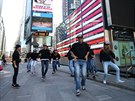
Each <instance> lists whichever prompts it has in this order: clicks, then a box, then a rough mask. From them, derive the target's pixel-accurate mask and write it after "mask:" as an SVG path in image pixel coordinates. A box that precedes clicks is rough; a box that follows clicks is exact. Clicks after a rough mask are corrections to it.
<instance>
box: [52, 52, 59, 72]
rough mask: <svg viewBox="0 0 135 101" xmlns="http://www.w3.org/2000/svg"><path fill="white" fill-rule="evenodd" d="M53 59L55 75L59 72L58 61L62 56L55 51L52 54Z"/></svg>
mask: <svg viewBox="0 0 135 101" xmlns="http://www.w3.org/2000/svg"><path fill="white" fill-rule="evenodd" d="M51 58H52V59H53V60H52V67H53V72H52V74H54V73H55V72H56V70H57V65H58V61H59V59H60V54H59V53H58V52H57V50H54V51H53V53H52V54H51Z"/></svg>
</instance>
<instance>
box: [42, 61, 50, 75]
mask: <svg viewBox="0 0 135 101" xmlns="http://www.w3.org/2000/svg"><path fill="white" fill-rule="evenodd" d="M41 65H42V77H45V75H46V73H47V71H48V67H49V60H41Z"/></svg>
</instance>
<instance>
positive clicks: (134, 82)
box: [58, 65, 135, 92]
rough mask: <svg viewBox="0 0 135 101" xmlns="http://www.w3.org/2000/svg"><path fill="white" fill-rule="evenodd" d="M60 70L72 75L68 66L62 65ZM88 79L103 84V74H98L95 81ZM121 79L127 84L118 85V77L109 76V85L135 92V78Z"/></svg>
mask: <svg viewBox="0 0 135 101" xmlns="http://www.w3.org/2000/svg"><path fill="white" fill-rule="evenodd" d="M58 70H59V71H61V72H65V73H68V74H70V71H69V68H68V66H64V65H61V67H60V68H58ZM87 79H88V80H94V81H97V82H100V83H103V73H102V72H97V76H96V79H93V78H92V76H90V77H89V78H87ZM121 79H122V80H124V81H125V82H124V83H117V82H116V75H111V74H108V76H107V85H111V86H115V87H118V88H122V89H126V90H130V91H134V92H135V78H128V79H127V78H124V77H121Z"/></svg>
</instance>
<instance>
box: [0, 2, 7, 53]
mask: <svg viewBox="0 0 135 101" xmlns="http://www.w3.org/2000/svg"><path fill="white" fill-rule="evenodd" d="M2 5H3V0H0V54H3V53H4V52H5V46H6V36H5V27H4V22H3V17H2V16H1V12H2Z"/></svg>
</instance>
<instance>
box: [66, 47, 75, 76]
mask: <svg viewBox="0 0 135 101" xmlns="http://www.w3.org/2000/svg"><path fill="white" fill-rule="evenodd" d="M71 48H72V46H71V45H70V46H69V51H68V53H67V54H66V57H67V58H68V60H69V62H68V66H69V70H70V72H71V77H73V76H74V58H73V57H72V55H71V53H70V52H71V51H70V50H71Z"/></svg>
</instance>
